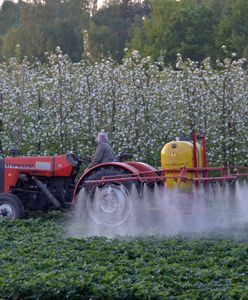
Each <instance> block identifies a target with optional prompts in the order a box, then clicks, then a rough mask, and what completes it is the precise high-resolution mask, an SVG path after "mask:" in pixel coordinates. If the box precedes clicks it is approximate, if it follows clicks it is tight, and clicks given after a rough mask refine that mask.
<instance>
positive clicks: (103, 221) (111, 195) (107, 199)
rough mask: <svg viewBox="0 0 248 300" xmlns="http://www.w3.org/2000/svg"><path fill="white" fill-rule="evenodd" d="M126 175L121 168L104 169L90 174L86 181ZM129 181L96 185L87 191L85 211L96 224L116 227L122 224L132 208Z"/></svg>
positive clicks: (130, 183)
mask: <svg viewBox="0 0 248 300" xmlns="http://www.w3.org/2000/svg"><path fill="white" fill-rule="evenodd" d="M122 174H123V175H124V176H125V174H127V172H125V170H123V169H121V168H112V167H111V168H106V169H104V168H103V169H101V170H98V171H96V172H95V173H94V172H93V174H91V175H90V176H89V178H87V180H100V179H101V178H102V177H103V176H111V175H122ZM131 187H132V182H131V181H129V180H128V181H125V182H124V183H117V182H115V183H106V184H96V185H95V186H94V187H93V188H92V187H91V189H90V190H89V191H88V197H87V200H86V211H87V213H88V215H89V216H90V218H91V219H92V220H93V221H94V222H95V223H97V224H100V225H106V226H118V225H121V224H122V223H124V222H125V221H126V220H127V219H128V217H129V215H130V213H131V208H132V199H131V194H130V190H131Z"/></svg>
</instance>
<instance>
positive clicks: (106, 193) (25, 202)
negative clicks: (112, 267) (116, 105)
mask: <svg viewBox="0 0 248 300" xmlns="http://www.w3.org/2000/svg"><path fill="white" fill-rule="evenodd" d="M80 165H81V160H80V158H79V157H78V156H77V155H75V154H72V153H69V154H67V155H58V156H30V157H21V156H15V155H14V156H10V157H5V158H3V157H0V217H5V218H8V219H18V218H23V217H24V213H25V210H26V209H29V210H44V211H46V210H48V209H56V210H65V209H66V208H68V207H69V206H70V205H71V204H74V203H75V201H76V198H77V195H78V194H79V192H80V190H81V189H85V190H86V191H87V194H88V195H89V197H90V199H92V200H91V202H92V205H97V206H100V207H101V209H102V214H101V216H100V217H101V218H103V219H104V218H106V217H107V216H111V215H113V214H116V213H117V210H118V211H119V213H120V220H119V222H122V221H123V220H124V219H125V218H126V217H128V212H129V208H130V204H131V199H130V195H129V192H130V188H131V183H132V182H135V184H136V185H139V184H141V182H146V183H147V184H153V183H154V182H157V181H158V182H163V181H162V180H161V178H160V177H159V174H157V170H156V169H155V168H153V167H151V166H149V165H147V164H145V163H140V162H132V161H130V162H117V161H116V162H109V163H103V164H100V165H97V166H94V167H92V168H91V169H88V170H87V171H86V172H84V173H83V174H82V176H81V177H80V178H79V180H77V181H76V177H77V175H78V172H79V169H80ZM156 177H157V178H156ZM96 188H97V192H98V196H97V197H96V195H95V192H96ZM93 199H94V201H93ZM95 202H97V204H95ZM93 203H94V204H93ZM93 208H94V206H91V207H88V209H90V210H92V209H93ZM120 211H121V212H120Z"/></svg>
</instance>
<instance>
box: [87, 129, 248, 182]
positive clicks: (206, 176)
mask: <svg viewBox="0 0 248 300" xmlns="http://www.w3.org/2000/svg"><path fill="white" fill-rule="evenodd" d="M197 140H200V142H201V146H202V149H203V167H199V166H198V157H197V156H198V149H197ZM192 143H193V165H194V167H193V168H186V167H181V168H175V169H163V170H157V171H156V175H155V176H154V171H146V172H138V173H132V174H125V175H123V174H122V175H111V176H103V177H102V178H101V179H100V180H86V181H84V183H85V184H105V183H122V182H126V181H140V182H143V183H147V184H151V183H156V182H164V183H165V182H166V180H167V179H174V180H175V181H177V182H178V180H179V182H180V181H181V182H192V183H193V184H195V185H198V184H199V183H202V182H203V183H204V184H207V183H208V182H212V181H233V180H236V179H238V178H239V177H248V167H238V168H235V169H236V173H235V174H234V173H230V167H208V162H207V147H206V135H205V134H196V132H195V131H193V133H192ZM211 172H215V174H214V175H212V176H210V174H211ZM167 173H170V174H171V173H172V174H173V176H171V175H170V176H166V174H167ZM189 173H191V174H193V176H192V177H193V178H189V177H187V174H189ZM216 173H219V174H217V175H216Z"/></svg>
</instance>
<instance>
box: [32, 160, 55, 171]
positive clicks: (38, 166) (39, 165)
mask: <svg viewBox="0 0 248 300" xmlns="http://www.w3.org/2000/svg"><path fill="white" fill-rule="evenodd" d="M35 169H38V170H46V171H48V170H50V169H51V163H49V162H44V161H37V162H36V163H35Z"/></svg>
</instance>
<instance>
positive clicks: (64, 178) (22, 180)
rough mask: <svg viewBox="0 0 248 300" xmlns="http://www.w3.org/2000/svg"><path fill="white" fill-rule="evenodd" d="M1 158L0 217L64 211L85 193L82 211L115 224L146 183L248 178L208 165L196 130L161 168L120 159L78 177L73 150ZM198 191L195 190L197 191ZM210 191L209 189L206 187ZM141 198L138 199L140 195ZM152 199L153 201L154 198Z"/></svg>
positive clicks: (180, 184)
mask: <svg viewBox="0 0 248 300" xmlns="http://www.w3.org/2000/svg"><path fill="white" fill-rule="evenodd" d="M14 154H15V153H13V155H12V156H10V157H6V158H3V157H0V218H1V217H5V218H8V219H17V218H22V217H24V212H25V210H26V209H30V210H44V211H46V210H48V209H57V210H65V209H66V208H68V207H69V206H70V205H73V204H75V203H76V201H77V198H78V195H79V194H80V191H81V190H82V191H84V192H85V193H86V196H87V197H86V198H87V199H86V200H85V201H84V202H85V203H83V205H84V207H83V210H82V211H84V212H85V213H86V214H88V215H90V217H91V219H93V220H94V221H95V222H97V223H101V224H105V225H110V226H115V225H119V224H121V223H123V222H124V221H125V220H126V219H127V218H128V216H129V215H130V211H131V208H132V207H134V206H135V205H134V204H135V203H133V201H137V199H132V197H131V191H132V189H133V187H135V188H136V191H137V192H138V194H137V195H138V196H140V194H142V191H143V188H144V186H145V187H147V188H148V189H150V190H151V191H153V189H154V187H155V186H163V187H164V186H165V187H166V189H172V188H173V189H174V188H175V187H176V188H177V189H178V188H179V189H180V188H181V189H182V190H186V191H188V190H190V189H191V186H196V187H198V186H200V185H202V186H204V188H207V186H208V184H209V183H210V182H213V181H225V182H233V181H234V180H236V179H237V178H239V177H247V176H248V172H247V168H243V169H241V168H240V169H236V170H234V171H235V172H234V171H232V170H231V169H230V168H226V167H216V168H210V167H208V166H207V156H206V138H205V135H196V134H195V133H194V134H193V137H192V142H191V141H180V140H177V139H176V140H174V141H172V142H170V143H167V144H166V145H165V146H164V147H163V149H162V152H161V161H162V167H163V169H162V170H157V169H155V168H153V167H152V166H150V165H148V164H145V163H141V162H134V161H124V162H123V161H116V162H108V163H103V164H100V165H96V166H94V167H92V168H90V169H88V170H86V171H85V172H84V173H83V174H82V175H81V177H80V178H79V180H77V179H76V178H77V175H78V173H79V170H80V165H81V162H82V161H81V160H80V158H79V157H78V156H77V155H75V154H72V153H69V154H67V155H59V156H30V157H21V156H16V155H14ZM192 190H193V189H191V192H192ZM206 190H207V189H206ZM136 198H137V197H136ZM151 200H152V199H151Z"/></svg>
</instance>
